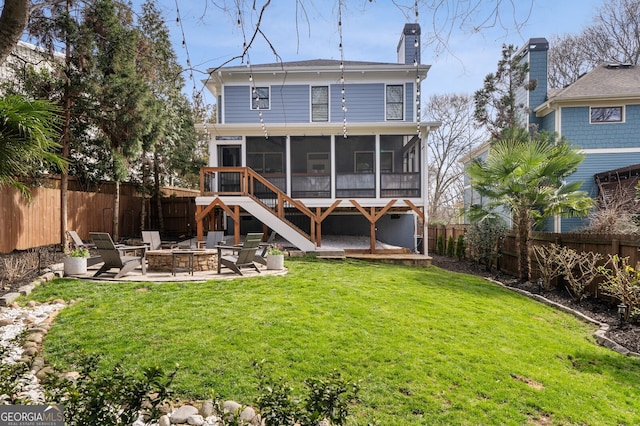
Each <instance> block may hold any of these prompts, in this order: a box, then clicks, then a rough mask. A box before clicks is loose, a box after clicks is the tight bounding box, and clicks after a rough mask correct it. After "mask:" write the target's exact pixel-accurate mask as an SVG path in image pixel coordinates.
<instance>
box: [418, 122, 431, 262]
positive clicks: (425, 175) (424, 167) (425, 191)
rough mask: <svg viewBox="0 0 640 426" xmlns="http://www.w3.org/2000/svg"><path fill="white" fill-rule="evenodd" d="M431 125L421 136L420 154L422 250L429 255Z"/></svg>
mask: <svg viewBox="0 0 640 426" xmlns="http://www.w3.org/2000/svg"><path fill="white" fill-rule="evenodd" d="M430 130H431V128H430V127H427V128H426V129H424V130H423V131H422V132H421V134H422V136H421V137H420V151H421V152H420V156H421V157H422V164H421V165H420V172H421V173H422V206H423V207H422V209H423V212H424V220H423V221H422V252H423V253H424V254H425V255H429V227H428V226H427V225H428V223H429V216H428V211H429V149H428V146H427V137H428V136H429V131H430Z"/></svg>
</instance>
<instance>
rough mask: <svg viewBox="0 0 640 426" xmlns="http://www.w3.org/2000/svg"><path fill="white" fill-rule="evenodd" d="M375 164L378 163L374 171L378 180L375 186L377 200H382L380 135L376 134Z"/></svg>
mask: <svg viewBox="0 0 640 426" xmlns="http://www.w3.org/2000/svg"><path fill="white" fill-rule="evenodd" d="M374 152H375V163H376V167H375V169H374V172H375V175H376V178H375V179H376V180H375V185H376V198H380V185H381V179H380V166H381V165H380V134H379V133H376V142H375V151H374Z"/></svg>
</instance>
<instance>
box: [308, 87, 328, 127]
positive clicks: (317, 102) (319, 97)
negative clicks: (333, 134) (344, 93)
mask: <svg viewBox="0 0 640 426" xmlns="http://www.w3.org/2000/svg"><path fill="white" fill-rule="evenodd" d="M311 121H329V87H328V86H313V87H311Z"/></svg>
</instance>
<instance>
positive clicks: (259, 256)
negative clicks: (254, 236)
mask: <svg viewBox="0 0 640 426" xmlns="http://www.w3.org/2000/svg"><path fill="white" fill-rule="evenodd" d="M276 235H278V233H277V232H276V231H272V232H271V234H270V235H269V238H268V239H267V242H266V243H262V244H260V248H259V250H257V253H256V255H255V256H254V257H253V261H254V262H258V263H260V264H262V265H266V264H267V251H269V246H270V245H271V244H273V240H275V239H276Z"/></svg>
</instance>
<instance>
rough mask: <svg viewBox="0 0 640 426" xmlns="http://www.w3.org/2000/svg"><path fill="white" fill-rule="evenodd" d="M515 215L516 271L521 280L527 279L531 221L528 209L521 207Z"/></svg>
mask: <svg viewBox="0 0 640 426" xmlns="http://www.w3.org/2000/svg"><path fill="white" fill-rule="evenodd" d="M516 217H517V221H518V222H517V224H516V227H517V230H518V271H519V278H520V279H521V280H529V233H530V230H531V223H530V222H531V221H530V220H529V211H528V210H527V209H521V210H520V211H519V212H518V214H517V215H516Z"/></svg>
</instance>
